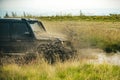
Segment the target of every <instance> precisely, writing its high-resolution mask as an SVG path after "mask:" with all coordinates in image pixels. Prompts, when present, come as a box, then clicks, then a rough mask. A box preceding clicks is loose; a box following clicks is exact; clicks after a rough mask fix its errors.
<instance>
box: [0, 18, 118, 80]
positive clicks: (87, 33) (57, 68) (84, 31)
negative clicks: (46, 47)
mask: <svg viewBox="0 0 120 80" xmlns="http://www.w3.org/2000/svg"><path fill="white" fill-rule="evenodd" d="M43 23H44V25H45V27H46V28H47V30H48V32H49V33H51V34H54V33H57V34H59V35H60V34H63V35H66V36H67V37H68V39H69V40H71V42H72V43H73V44H74V46H75V47H76V48H77V49H78V50H79V49H86V48H97V49H101V50H104V51H106V52H107V51H108V52H112V53H113V52H118V51H119V50H120V22H104V21H99V22H96V21H44V20H43ZM83 53H84V54H86V51H84V50H83V52H82V54H83ZM89 53H92V52H89ZM78 54H79V56H78V58H82V59H75V60H70V61H66V62H64V63H60V62H58V63H56V64H54V65H50V64H47V63H46V62H44V61H42V60H40V61H39V60H38V61H37V63H34V62H33V63H30V64H28V65H17V64H14V63H13V64H8V65H4V66H1V67H0V80H120V66H119V65H113V64H109V63H106V62H105V63H104V62H103V63H102V64H99V63H98V64H96V63H88V61H89V58H91V57H89V56H87V57H85V56H84V57H83V56H82V57H81V52H78ZM83 58H85V59H83ZM92 58H94V57H92Z"/></svg>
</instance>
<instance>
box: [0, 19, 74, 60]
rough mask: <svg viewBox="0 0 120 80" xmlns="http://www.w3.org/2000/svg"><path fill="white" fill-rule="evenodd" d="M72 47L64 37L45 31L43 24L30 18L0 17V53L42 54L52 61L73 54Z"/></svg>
mask: <svg viewBox="0 0 120 80" xmlns="http://www.w3.org/2000/svg"><path fill="white" fill-rule="evenodd" d="M74 51H75V50H74V48H73V46H72V44H71V42H69V41H68V40H67V39H66V38H64V37H59V36H53V35H50V34H49V33H47V31H46V29H45V27H44V26H43V24H42V23H41V22H40V21H38V20H31V19H5V18H4V19H0V54H1V56H5V55H7V56H13V55H14V56H15V55H18V56H19V55H28V54H32V56H33V55H36V53H37V54H42V55H43V56H44V57H45V59H47V60H48V61H51V62H54V61H55V57H56V56H58V58H60V59H61V60H65V59H68V58H70V57H72V56H73V55H74Z"/></svg>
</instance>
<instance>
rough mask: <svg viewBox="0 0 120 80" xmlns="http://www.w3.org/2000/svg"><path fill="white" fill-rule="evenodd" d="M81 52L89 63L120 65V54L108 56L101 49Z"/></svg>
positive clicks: (82, 50)
mask: <svg viewBox="0 0 120 80" xmlns="http://www.w3.org/2000/svg"><path fill="white" fill-rule="evenodd" d="M79 52H80V55H81V56H82V58H83V57H84V58H86V60H87V62H88V63H93V64H103V63H107V64H111V65H120V52H118V53H110V54H108V53H105V52H104V51H102V50H100V49H81V50H80V51H79Z"/></svg>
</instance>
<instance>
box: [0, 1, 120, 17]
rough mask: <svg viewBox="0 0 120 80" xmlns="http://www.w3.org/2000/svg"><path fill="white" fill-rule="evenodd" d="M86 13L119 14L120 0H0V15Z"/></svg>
mask: <svg viewBox="0 0 120 80" xmlns="http://www.w3.org/2000/svg"><path fill="white" fill-rule="evenodd" d="M80 10H81V11H82V12H83V13H85V14H87V15H106V14H108V13H117V14H120V0H0V15H1V16H2V15H4V14H5V13H6V12H16V13H17V14H22V13H23V12H26V13H30V14H33V15H56V14H58V15H60V14H68V13H71V14H73V15H77V14H79V13H80Z"/></svg>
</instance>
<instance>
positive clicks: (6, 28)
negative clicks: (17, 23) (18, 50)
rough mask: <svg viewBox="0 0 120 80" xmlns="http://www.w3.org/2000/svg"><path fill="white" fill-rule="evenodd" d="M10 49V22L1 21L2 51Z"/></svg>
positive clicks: (0, 51) (0, 48) (0, 45)
mask: <svg viewBox="0 0 120 80" xmlns="http://www.w3.org/2000/svg"><path fill="white" fill-rule="evenodd" d="M9 50H10V24H9V22H6V21H0V53H4V52H8V51H9Z"/></svg>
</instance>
